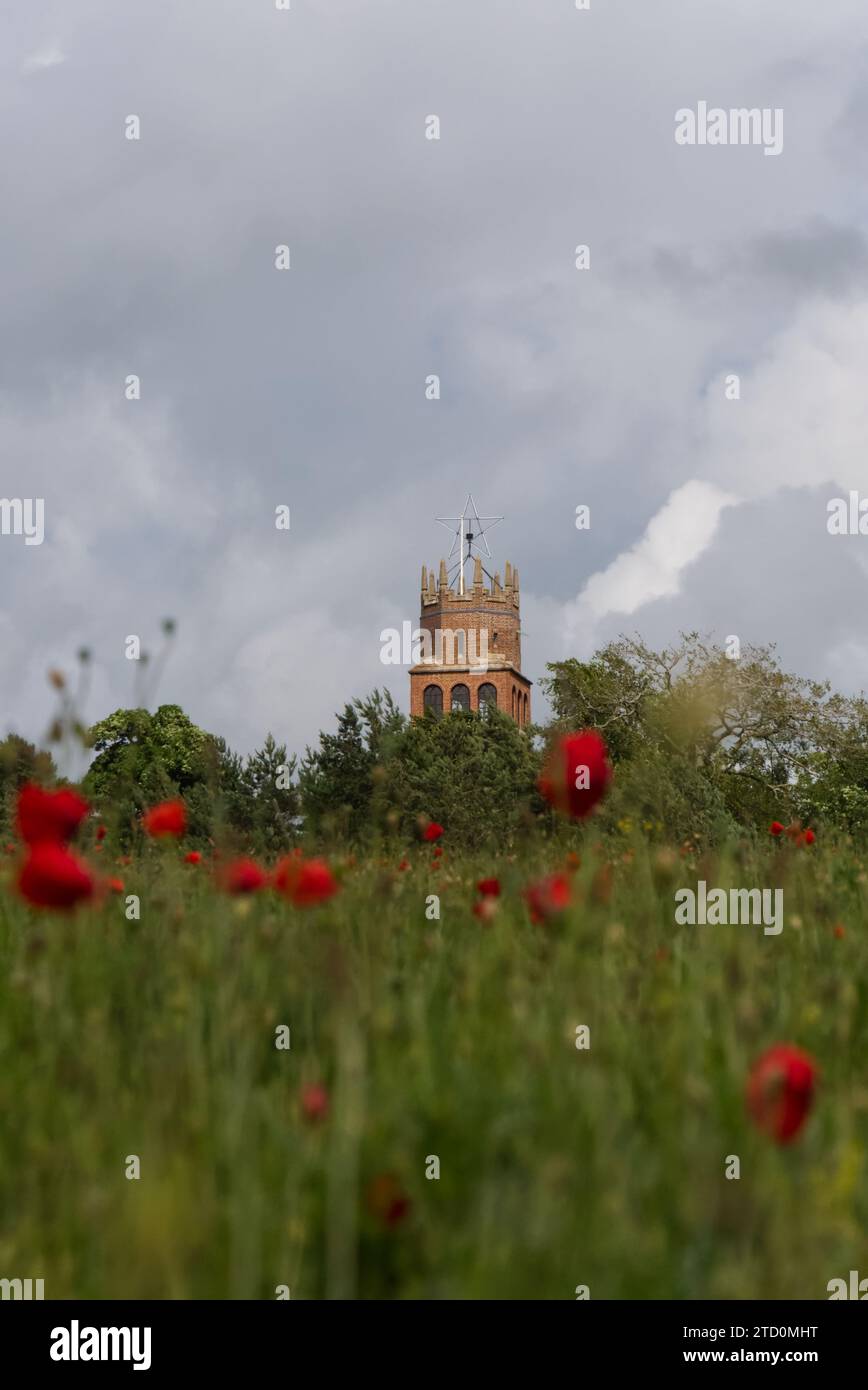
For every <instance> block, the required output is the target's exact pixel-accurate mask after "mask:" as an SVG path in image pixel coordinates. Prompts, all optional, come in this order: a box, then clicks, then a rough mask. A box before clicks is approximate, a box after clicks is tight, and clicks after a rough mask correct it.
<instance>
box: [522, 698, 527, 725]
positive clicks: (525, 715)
mask: <svg viewBox="0 0 868 1390" xmlns="http://www.w3.org/2000/svg"><path fill="white" fill-rule="evenodd" d="M522 723H523V724H526V723H527V695H525V697H524V719H523V720H522Z"/></svg>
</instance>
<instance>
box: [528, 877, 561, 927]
mask: <svg viewBox="0 0 868 1390" xmlns="http://www.w3.org/2000/svg"><path fill="white" fill-rule="evenodd" d="M523 896H524V899H525V902H526V903H527V905H528V908H529V910H530V920H531V921H532V922H537V923H539V922H546V921H548V920H549V918H550V917H555V916H557V915H558V914H559V913H561V912H563V911H564V910H565V908H567V907H569V905H570V899H571V896H572V894H571V891H570V880H569V879H568V878H567V875H566V874H550V875H549V876H548V878H541V879H539V881H538V882H537V883H531V884H529V885H528V887H527V888H525V890H524V894H523Z"/></svg>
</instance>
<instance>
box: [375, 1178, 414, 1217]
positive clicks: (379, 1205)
mask: <svg viewBox="0 0 868 1390" xmlns="http://www.w3.org/2000/svg"><path fill="white" fill-rule="evenodd" d="M365 1195H366V1199H367V1205H368V1210H369V1211H370V1212H371V1213H372V1215H373V1216H375V1217H376V1218H377V1219H378V1220H379V1221H381V1222H382V1223H383V1225H384V1226H399V1225H400V1224H401V1222H402V1221H403V1220H404V1218H405V1216H406V1215H407V1213H408V1212H409V1210H410V1198H409V1197H408V1196H407V1193H406V1192H405V1191H404V1188H403V1186H402V1185H401V1182H400V1180H399V1179H398V1178H396V1177H395V1175H394V1173H380V1174H379V1175H378V1176H377V1177H376V1178H374V1179H373V1181H372V1182H370V1183H369V1184H368V1189H367V1193H366V1194H365Z"/></svg>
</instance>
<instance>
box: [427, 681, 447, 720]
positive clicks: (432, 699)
mask: <svg viewBox="0 0 868 1390" xmlns="http://www.w3.org/2000/svg"><path fill="white" fill-rule="evenodd" d="M422 704H423V706H424V707H425V709H430V711H431V713H432V714H442V713H443V691H442V690H441V689H440V686H439V685H426V686H425V689H424V691H423V693H422Z"/></svg>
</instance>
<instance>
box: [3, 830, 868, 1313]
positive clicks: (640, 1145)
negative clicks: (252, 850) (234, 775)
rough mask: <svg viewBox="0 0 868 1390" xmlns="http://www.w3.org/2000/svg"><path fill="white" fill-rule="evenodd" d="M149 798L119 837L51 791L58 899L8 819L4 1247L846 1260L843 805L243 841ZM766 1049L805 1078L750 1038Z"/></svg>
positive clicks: (375, 1279)
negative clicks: (246, 846)
mask: <svg viewBox="0 0 868 1390" xmlns="http://www.w3.org/2000/svg"><path fill="white" fill-rule="evenodd" d="M61 809H62V808H61ZM581 809H582V810H584V808H581ZM51 814H52V816H53V815H54V812H53V811H52V813H51ZM75 818H76V817H75V814H74V813H73V815H72V821H73V822H74V821H75ZM49 819H50V817H49ZM55 819H56V818H55ZM61 819H62V817H61ZM167 821H168V822H172V814H171V812H169V813H166V812H165V811H163V812H161V813H160V814H159V815H157V817H156V819H155V820H154V821H152V833H151V835H150V836H148V837H146V838H144V839H143V841H142V843H141V845H140V846H139V847H138V848H137V850H136V852H134V853H132V854H124V855H119V854H118V853H117V851H116V850H112V847H111V837H109V839H108V840H105V841H103V840H100V839H99V833H98V832H94V830H93V828H92V826H90V824H82V826H80V827H79V829H78V831H77V832H76V834H77V841H78V844H77V847H75V855H76V856H77V857H76V863H77V864H79V865H81V866H83V867H82V868H81V872H83V873H85V874H90V875H92V891H88V892H86V893H83V894H81V895H80V896H81V901H79V902H77V903H76V905H75V906H74V907H72V906H70V908H69V910H57V904H55V905H54V907H51V906H46V905H44V904H43V905H37V904H36V903H35V901H34V897H33V893H32V891H31V892H28V891H26V890H27V882H26V880H23V873H24V867H25V864H26V862H28V861H27V860H26V856H29V859H32V858H33V854H34V847H33V845H32V844H31V845H30V847H29V848H27V847H26V846H25V845H23V844H21V843H19V842H18V841H17V840H16V841H13V842H12V843H10V845H9V846H7V852H6V854H5V856H4V859H3V864H4V869H3V873H4V882H3V884H2V885H0V1056H2V1066H0V1111H2V1115H3V1125H2V1127H0V1209H2V1211H3V1212H4V1220H3V1222H2V1227H0V1232H2V1235H0V1241H2V1248H0V1266H2V1268H3V1269H4V1270H9V1271H16V1272H18V1273H19V1274H21V1275H28V1274H31V1273H32V1274H33V1275H38V1276H40V1277H44V1279H45V1288H46V1297H47V1298H119V1299H123V1298H180V1299H183V1298H215V1299H222V1298H242V1299H250V1298H259V1299H273V1298H276V1297H286V1296H291V1297H292V1298H293V1299H298V1298H301V1299H320V1298H351V1297H360V1298H386V1299H392V1298H395V1299H399V1298H426V1299H449V1298H461V1299H507V1298H515V1299H535V1298H546V1299H552V1298H553V1299H561V1298H563V1299H575V1298H576V1297H577V1296H579V1297H582V1296H590V1297H591V1298H592V1299H597V1298H642V1299H670V1298H721V1299H735V1298H785V1299H797V1298H808V1299H816V1298H826V1297H828V1295H827V1293H826V1287H827V1284H828V1281H829V1280H830V1279H832V1278H834V1277H836V1276H844V1277H846V1275H847V1271H848V1270H850V1269H859V1268H862V1269H865V1270H866V1271H868V1237H866V1235H865V1232H866V1230H868V1184H866V1180H865V1151H866V1144H868V1071H866V1065H865V1046H866V1039H868V984H866V981H868V944H866V942H868V937H866V930H868V896H866V892H868V876H866V873H865V872H864V870H863V866H862V860H861V858H860V856H859V855H858V853H857V852H856V851H855V850H854V849H853V848H852V846H851V845H850V844H849V843H848V842H847V840H846V838H844V837H842V838H840V839H839V840H835V839H833V838H828V839H827V838H825V837H823V836H819V837H818V838H817V839H816V840H815V842H814V843H812V844H806V843H805V842H804V837H801V838H800V837H798V836H790V837H787V836H786V835H777V834H768V833H766V834H764V835H762V836H760V835H758V834H745V835H744V836H743V837H742V838H734V839H732V841H731V842H729V843H726V844H723V845H721V846H719V847H718V848H717V849H716V850H714V851H713V852H712V851H705V852H702V851H700V850H699V849H697V848H695V847H687V846H674V847H668V846H666V845H662V846H661V845H660V844H659V843H657V844H651V843H650V842H649V841H648V840H647V839H646V837H645V835H644V833H642V832H640V831H639V830H635V829H632V828H631V829H630V830H629V831H628V832H625V833H623V834H620V835H619V836H607V837H605V838H600V837H598V836H596V835H595V833H594V829H593V821H589V822H587V823H585V824H575V825H573V824H570V823H567V824H566V825H565V827H564V831H563V835H562V836H560V837H559V838H558V837H556V838H546V837H543V836H538V837H529V838H528V839H527V840H526V841H525V842H524V844H523V845H521V844H520V845H518V846H517V847H516V848H515V849H514V850H512V851H511V852H508V853H504V854H502V855H501V856H499V857H498V856H496V855H491V854H486V855H477V856H469V855H463V854H462V853H461V851H460V847H458V846H453V845H452V844H450V833H449V827H448V826H445V827H444V828H443V832H442V834H441V833H440V830H439V827H437V828H436V829H435V832H434V833H432V834H430V835H429V836H428V838H425V837H420V838H419V839H418V840H417V841H416V842H415V843H413V844H408V845H407V846H405V847H403V849H401V850H399V851H398V852H395V851H394V850H393V849H392V848H389V849H388V850H386V849H384V848H381V849H371V850H370V851H369V852H367V853H366V854H358V855H354V854H351V853H346V852H343V851H340V852H338V851H337V850H336V851H335V853H334V854H332V855H326V856H325V858H323V856H322V851H321V850H318V851H317V857H316V858H311V857H308V856H306V855H305V854H303V853H302V852H300V851H299V852H298V853H297V854H295V855H294V856H290V857H289V858H288V859H284V860H283V861H281V863H279V864H265V865H264V866H262V867H261V870H260V872H259V873H258V874H254V873H253V871H252V867H251V865H249V864H248V865H243V864H242V865H239V864H237V863H235V864H231V865H227V864H226V863H225V861H223V860H221V859H219V858H218V859H216V860H215V859H214V858H213V857H209V855H208V854H207V853H206V854H200V853H190V852H189V851H188V848H187V845H186V843H185V840H184V836H183V824H182V822H178V820H177V818H176V820H175V822H174V823H172V824H167ZM52 835H53V840H52V843H53V844H54V847H55V850H56V851H57V852H58V853H60V854H65V853H67V851H66V850H65V849H64V847H63V846H64V843H65V842H66V841H67V840H68V839H69V838H70V835H71V831H70V827H69V826H68V825H67V826H65V827H64V828H62V829H61V830H60V831H58V832H56V833H55V832H52ZM43 848H44V846H43ZM118 860H123V861H125V862H120V863H119V862H118ZM88 865H89V866H90V868H88V867H86V866H88ZM255 867H256V868H259V866H255ZM699 880H704V881H707V882H708V883H713V884H715V885H721V886H722V887H724V888H727V887H729V886H730V885H733V886H740V885H742V884H745V883H757V884H768V885H773V886H775V887H781V888H782V889H783V890H784V894H785V902H786V914H785V921H784V926H783V930H782V931H781V932H780V933H779V934H777V935H769V934H766V933H765V932H764V931H763V929H762V927H761V926H757V925H745V924H738V925H732V924H730V925H689V924H688V925H680V924H678V923H676V920H675V905H674V895H675V892H676V891H677V889H678V888H679V887H682V886H685V885H688V886H694V887H695V885H696V883H697V882H698V881H699ZM480 884H481V885H482V887H481V888H480V886H479V885H480ZM31 887H32V886H31ZM36 896H37V897H38V896H39V892H38V890H37V894H36ZM75 896H76V894H75V892H73V897H75ZM135 904H137V907H136V906H134V905H135ZM783 1045H787V1046H788V1047H789V1048H790V1049H793V1050H794V1049H798V1050H799V1051H798V1053H795V1052H793V1055H795V1056H796V1057H806V1058H807V1059H808V1060H807V1063H805V1066H806V1067H807V1068H808V1070H809V1072H810V1077H809V1080H810V1094H807V1095H805V1094H802V1093H801V1092H800V1093H799V1094H795V1093H794V1092H793V1091H792V1090H791V1084H790V1074H789V1073H788V1071H787V1066H788V1063H787V1061H786V1055H785V1058H784V1062H783V1064H782V1065H781V1066H780V1067H778V1066H777V1064H776V1063H775V1062H774V1058H773V1064H766V1069H765V1070H763V1064H762V1061H761V1059H762V1058H763V1055H764V1054H766V1053H767V1052H768V1050H769V1049H770V1048H773V1047H779V1046H783ZM758 1067H759V1070H757V1068H758ZM751 1088H752V1089H751ZM781 1104H786V1105H787V1106H788V1107H789V1109H788V1110H787V1118H785V1119H783V1120H782V1116H783V1113H784V1112H783V1111H782V1110H781V1109H780V1105H781ZM733 1158H737V1159H738V1168H739V1174H738V1176H737V1177H734V1176H733V1168H734V1165H733V1162H732V1160H733ZM135 1160H138V1162H137V1163H136V1162H135ZM435 1160H436V1161H435ZM728 1173H729V1176H728ZM577 1291H579V1292H578V1293H577Z"/></svg>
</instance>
